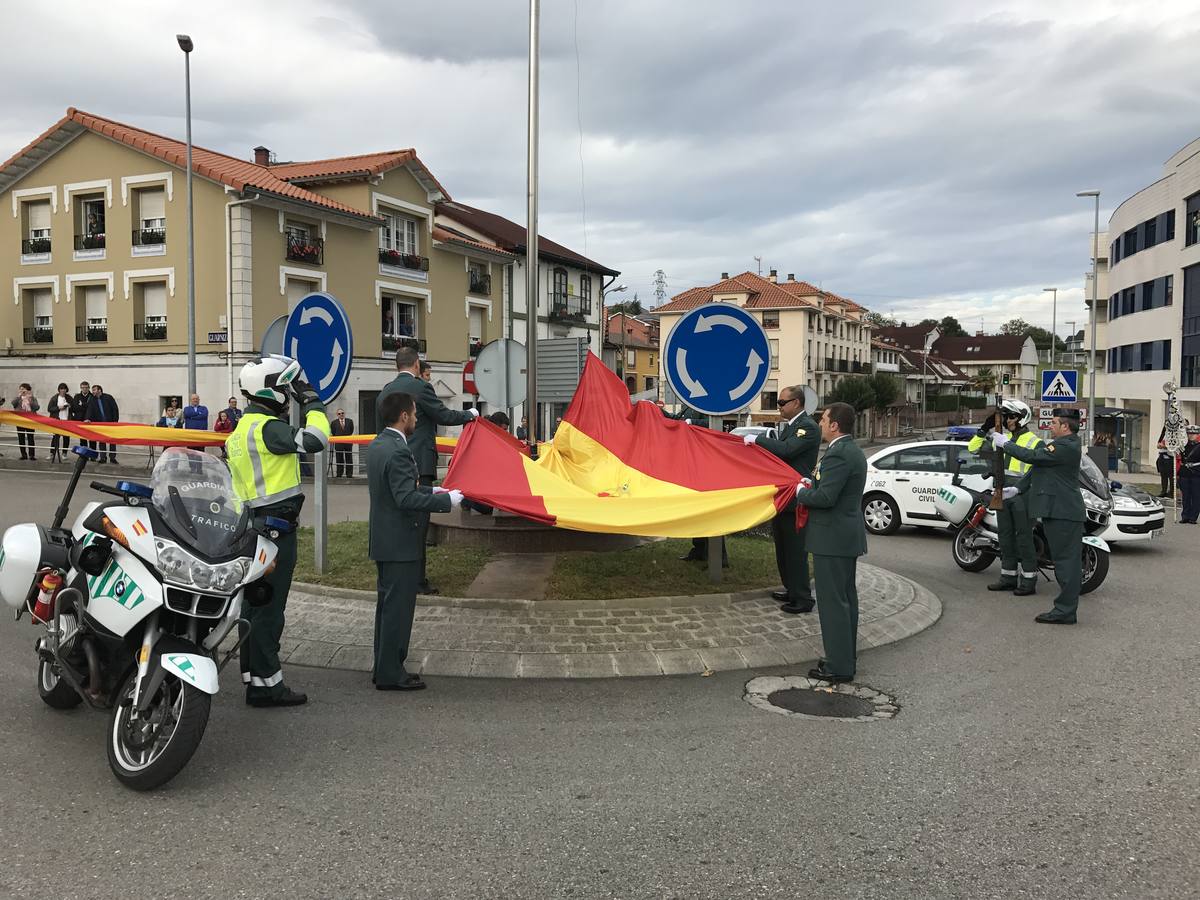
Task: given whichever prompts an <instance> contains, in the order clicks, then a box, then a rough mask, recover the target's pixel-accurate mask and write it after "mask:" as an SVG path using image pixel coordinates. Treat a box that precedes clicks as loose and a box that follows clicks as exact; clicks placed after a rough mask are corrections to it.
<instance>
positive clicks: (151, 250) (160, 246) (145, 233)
mask: <svg viewBox="0 0 1200 900" xmlns="http://www.w3.org/2000/svg"><path fill="white" fill-rule="evenodd" d="M166 252H167V229H165V228H135V229H133V255H134V256H161V255H162V254H164V253H166Z"/></svg>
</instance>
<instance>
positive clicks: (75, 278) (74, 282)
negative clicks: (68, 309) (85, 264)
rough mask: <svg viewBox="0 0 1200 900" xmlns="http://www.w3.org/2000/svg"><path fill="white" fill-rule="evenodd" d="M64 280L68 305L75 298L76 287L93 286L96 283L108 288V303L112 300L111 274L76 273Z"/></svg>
mask: <svg viewBox="0 0 1200 900" xmlns="http://www.w3.org/2000/svg"><path fill="white" fill-rule="evenodd" d="M65 280H66V282H67V285H66V288H67V290H66V294H67V302H68V303H70V302H71V299H72V298H73V297H74V296H75V288H76V287H77V286H79V285H88V284H95V283H96V282H103V283H104V286H105V287H107V288H108V300H109V302H110V303H111V302H112V300H113V296H114V295H113V273H112V272H78V273H76V274H74V275H67V276H66V279H65Z"/></svg>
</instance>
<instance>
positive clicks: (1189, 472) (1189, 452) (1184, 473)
mask: <svg viewBox="0 0 1200 900" xmlns="http://www.w3.org/2000/svg"><path fill="white" fill-rule="evenodd" d="M1180 462H1181V463H1182V464H1183V465H1182V466H1181V467H1180V470H1179V477H1180V478H1200V441H1188V445H1187V446H1186V447H1184V448H1183V452H1182V453H1181V454H1180Z"/></svg>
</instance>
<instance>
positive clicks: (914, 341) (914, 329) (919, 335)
mask: <svg viewBox="0 0 1200 900" xmlns="http://www.w3.org/2000/svg"><path fill="white" fill-rule="evenodd" d="M936 327H937V326H936V325H889V326H884V327H882V328H876V329H875V335H876V337H878V338H879V339H880V340H881V341H884V342H885V343H888V344H892V345H894V346H896V347H903V348H906V349H909V350H924V349H925V340H926V338H927V337H928V335H929V332H931V331H933V329H934V328H936Z"/></svg>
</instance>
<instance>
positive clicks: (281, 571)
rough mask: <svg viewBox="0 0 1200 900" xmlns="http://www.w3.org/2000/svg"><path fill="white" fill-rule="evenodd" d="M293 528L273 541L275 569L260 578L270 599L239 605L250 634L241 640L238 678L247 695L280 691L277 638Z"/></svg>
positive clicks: (292, 560)
mask: <svg viewBox="0 0 1200 900" xmlns="http://www.w3.org/2000/svg"><path fill="white" fill-rule="evenodd" d="M296 543H297V538H296V529H295V528H293V529H292V530H291V531H289V532H288V533H287V534H281V535H280V536H279V537H278V538H277V539H276V540H275V546H276V547H277V548H278V551H279V552H278V555H277V556H276V557H275V568H274V570H273V571H272V572H271V574H270V575H266V576H264V578H263V580H264V581H265V582H266V583H267V584H269V585H270V586H271V602H270V603H268V604H266V605H265V606H249V605H246V606H243V607H242V618H244V619H245V620H246V621H247V622H249V623H250V636H249V637H247V638H246V640H245V641H244V642H243V643H242V649H241V663H242V681H243V682H245V684H246V693H247V696H274V695H277V694H280V693H282V692H283V665H282V663H280V661H279V640H280V638H281V637H282V636H283V623H284V610H285V609H286V608H287V599H288V591H290V590H291V589H292V573H293V572H294V571H295V570H296Z"/></svg>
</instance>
